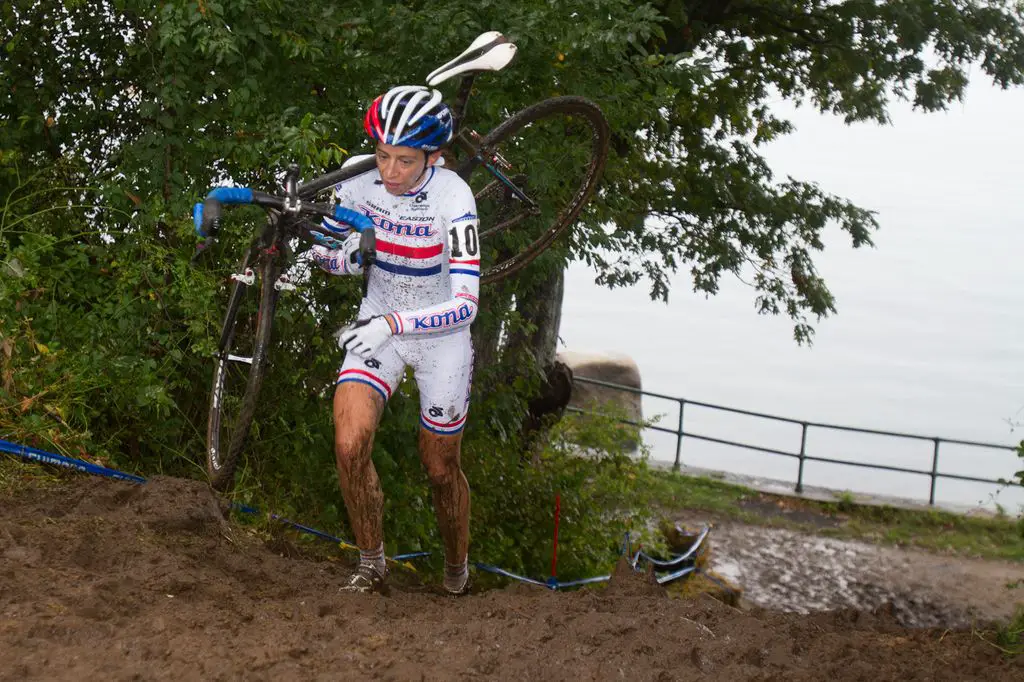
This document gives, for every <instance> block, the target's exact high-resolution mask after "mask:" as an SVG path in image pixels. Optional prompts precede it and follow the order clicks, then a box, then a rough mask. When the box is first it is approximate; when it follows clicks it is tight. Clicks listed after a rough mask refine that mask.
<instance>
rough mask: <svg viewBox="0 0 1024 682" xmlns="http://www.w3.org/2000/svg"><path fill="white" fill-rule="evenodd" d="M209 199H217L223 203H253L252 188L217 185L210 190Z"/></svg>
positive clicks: (207, 196)
mask: <svg viewBox="0 0 1024 682" xmlns="http://www.w3.org/2000/svg"><path fill="white" fill-rule="evenodd" d="M206 198H207V199H216V200H217V201H219V202H220V203H222V204H251V203H252V190H251V189H249V188H248V187H217V188H215V189H212V190H210V193H209V194H207V195H206Z"/></svg>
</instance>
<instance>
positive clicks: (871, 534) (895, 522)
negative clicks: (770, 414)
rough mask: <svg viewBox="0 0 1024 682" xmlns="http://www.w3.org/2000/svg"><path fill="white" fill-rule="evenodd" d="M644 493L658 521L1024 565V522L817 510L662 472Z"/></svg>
mask: <svg viewBox="0 0 1024 682" xmlns="http://www.w3.org/2000/svg"><path fill="white" fill-rule="evenodd" d="M650 493H651V496H652V500H653V502H654V504H655V505H657V506H658V507H659V508H660V509H661V510H662V512H663V513H670V514H671V513H678V512H681V511H686V512H702V513H704V514H707V515H708V516H709V517H710V519H709V520H715V519H721V520H730V521H737V522H741V523H746V524H751V525H759V526H771V527H778V528H788V529H791V530H800V531H806V532H813V533H815V534H818V535H825V536H829V537H835V538H841V539H856V540H863V541H867V542H874V543H877V544H886V545H894V546H900V547H917V548H920V549H925V550H929V551H934V552H941V553H947V554H957V555H962V556H972V557H979V558H985V559H1004V560H1009V561H1020V562H1024V519H1014V518H1012V517H1009V516H1007V515H994V516H992V517H971V516H964V515H962V514H956V513H952V512H947V511H941V510H938V509H928V510H917V509H901V508H896V507H892V506H887V505H881V506H874V505H859V504H856V503H855V502H854V501H853V496H852V495H849V494H845V495H844V494H842V493H841V494H839V496H838V497H837V499H836V501H835V502H818V501H814V500H806V499H802V498H797V497H790V496H785V495H771V494H767V493H761V492H758V491H755V490H752V489H750V488H744V487H742V486H738V485H734V484H731V483H724V482H721V481H716V480H713V479H710V478H705V477H692V476H685V475H681V474H677V473H672V472H668V471H652V472H651V483H650Z"/></svg>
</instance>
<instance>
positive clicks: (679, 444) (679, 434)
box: [573, 376, 1017, 506]
mask: <svg viewBox="0 0 1024 682" xmlns="http://www.w3.org/2000/svg"><path fill="white" fill-rule="evenodd" d="M573 380H574V381H579V382H581V383H585V384H593V385H595V386H603V387H605V388H610V389H615V390H619V391H625V392H627V393H633V394H638V395H642V396H647V397H651V398H659V399H662V400H670V401H672V402H675V403H677V404H678V405H679V426H678V428H676V429H670V428H666V427H664V426H658V425H657V424H641V423H638V422H635V421H632V420H628V419H623V420H621V421H622V422H623V423H626V424H630V425H633V426H637V427H640V428H642V429H651V430H652V431H660V432H662V433H671V434H674V435H675V436H676V457H675V462H674V463H673V465H672V469H673V471H679V465H680V456H681V454H682V450H683V437H684V436H685V437H687V438H693V439H695V440H701V441H705V442H709V443H718V444H720V445H730V446H734V447H739V448H744V449H747V450H754V451H756V452H763V453H766V454H770V455H781V456H783V457H791V458H795V459H797V460H799V467H798V469H797V477H796V487H795V491H796V492H797V493H802V492H803V490H804V464H805V463H806V462H826V463H829V464H841V465H845V466H852V467H861V468H866V469H880V470H884V471H896V472H900V473H905V474H920V475H923V476H928V477H929V478H930V479H931V488H930V491H929V493H928V504H929V505H932V506H934V505H935V484H936V482H937V481H938V479H940V478H949V479H955V480H959V481H971V482H974V483H989V484H994V485H1004V484H1006V483H1007V481H1005V480H1001V479H990V478H980V477H977V476H965V475H962V474H952V473H943V472H941V471H939V446H940V445H941V444H942V443H949V444H951V445H967V446H971V447H978V448H990V449H993V450H1005V451H1008V452H1014V453H1015V452H1017V448H1015V447H1013V446H1009V445H1000V444H997V443H981V442H978V441H970V440H957V439H955V438H939V437H937V436H922V435H919V434H913V433H900V432H898V431H880V430H877V429H863V428H859V427H855V426H840V425H837V424H825V423H821V422H812V421H806V420H802V419H792V418H790V417H780V416H778V415H774V414H765V413H764V412H754V411H752V410H741V409H739V408H735V407H726V406H724V405H715V404H713V403H705V402H701V401H699V400H687V399H686V398H680V397H679V396H672V395H665V394H663V393H654V392H653V391H645V390H643V389H639V388H635V387H633V386H623V385H621V384H613V383H611V382H607V381H600V380H598V379H590V378H588V377H581V376H577V377H574V379H573ZM687 405H695V406H698V407H705V408H709V409H712V410H719V411H721V412H729V413H732V414H742V415H746V416H749V417H760V418H762V419H770V420H773V421H777V422H784V423H788V424H796V425H799V426H800V428H801V432H800V451H799V452H787V451H785V450H776V449H774V448H767V447H762V446H760V445H751V444H749V443H741V442H739V441H732V440H727V439H724V438H714V437H712V436H705V435H701V434H698V433H692V432H687V431H686V430H685V429H684V428H683V426H684V422H683V416H684V413H685V409H686V406H687ZM810 428H819V429H828V430H832V431H845V432H848V433H864V434H871V435H875V436H889V437H896V438H907V439H912V440H920V441H930V442H931V443H932V444H933V447H932V466H931V469H930V470H924V469H909V468H907V467H898V466H889V465H886V464H870V463H867V462H854V461H850V460H843V459H832V458H829V457H817V456H814V455H809V454H807V430H808V429H810Z"/></svg>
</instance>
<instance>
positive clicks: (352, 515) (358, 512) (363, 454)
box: [334, 382, 384, 551]
mask: <svg viewBox="0 0 1024 682" xmlns="http://www.w3.org/2000/svg"><path fill="white" fill-rule="evenodd" d="M383 409H384V399H383V398H381V397H380V395H379V394H378V393H377V392H376V391H375V390H373V389H372V388H370V387H369V386H367V385H365V384H361V383H358V382H343V383H340V384H338V387H337V388H336V389H335V391H334V456H335V459H336V461H337V465H338V483H339V485H340V487H341V495H342V497H343V498H344V500H345V509H346V510H347V511H348V518H349V523H350V524H352V532H353V533H355V536H356V544H357V545H359V549H360V550H363V551H374V550H376V549H377V548H378V547H380V546H381V543H382V542H383V539H384V529H383V518H382V516H383V509H384V493H383V492H382V491H381V488H380V479H379V478H377V470H376V469H375V468H374V466H373V460H372V459H371V458H370V453H371V452H372V450H373V434H374V431H376V429H377V424H378V422H379V421H380V415H381V412H382V411H383Z"/></svg>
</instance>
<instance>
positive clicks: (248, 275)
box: [231, 268, 256, 286]
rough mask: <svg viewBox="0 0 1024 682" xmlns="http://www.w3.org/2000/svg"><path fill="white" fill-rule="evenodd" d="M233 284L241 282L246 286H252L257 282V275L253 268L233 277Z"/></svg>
mask: <svg viewBox="0 0 1024 682" xmlns="http://www.w3.org/2000/svg"><path fill="white" fill-rule="evenodd" d="M231 280H232V281H233V282H241V283H242V284H244V285H246V286H252V283H253V282H255V281H256V273H255V272H253V271H252V268H246V269H245V272H244V273H241V274H238V273H236V274H234V275H231Z"/></svg>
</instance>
